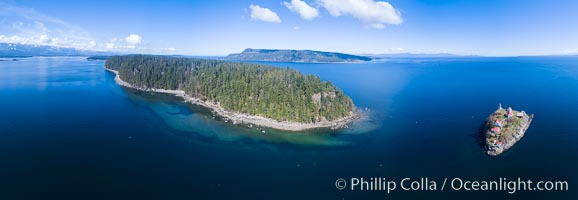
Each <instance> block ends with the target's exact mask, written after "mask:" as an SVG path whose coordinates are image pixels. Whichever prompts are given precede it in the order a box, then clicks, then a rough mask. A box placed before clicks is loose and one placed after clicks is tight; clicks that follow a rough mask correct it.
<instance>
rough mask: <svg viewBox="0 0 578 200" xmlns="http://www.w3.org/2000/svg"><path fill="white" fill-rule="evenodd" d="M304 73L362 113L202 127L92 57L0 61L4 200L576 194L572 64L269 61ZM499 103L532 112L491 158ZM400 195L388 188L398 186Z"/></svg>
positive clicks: (576, 69) (576, 80)
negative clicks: (326, 120) (359, 183)
mask: <svg viewBox="0 0 578 200" xmlns="http://www.w3.org/2000/svg"><path fill="white" fill-rule="evenodd" d="M268 64H271V65H275V66H280V67H287V66H288V67H291V68H295V69H297V70H299V71H301V72H303V73H307V74H316V75H318V76H320V77H321V78H322V79H323V80H329V81H331V82H332V83H334V84H335V85H337V86H338V87H340V88H341V89H342V90H344V91H345V93H347V94H348V95H350V96H351V98H352V99H353V100H354V102H355V104H356V105H357V106H358V107H360V108H367V109H368V110H369V114H368V115H369V118H368V119H366V120H364V121H362V122H360V123H357V124H354V125H353V127H352V128H351V129H348V130H343V131H337V132H331V131H325V130H318V131H311V132H305V133H298V134H295V133H284V132H278V131H274V130H269V129H265V130H266V131H267V132H266V133H261V131H260V130H257V129H255V128H249V127H247V126H241V125H239V126H237V125H231V124H227V123H224V122H222V121H220V120H219V119H213V117H212V116H211V115H210V113H208V112H207V110H205V109H203V108H199V107H196V106H191V105H187V104H183V103H181V102H180V100H179V99H177V98H175V97H171V96H167V95H162V94H149V93H141V92H138V91H133V90H130V89H125V88H122V87H120V86H118V85H117V84H116V83H115V81H114V75H113V74H111V73H109V72H106V71H105V70H104V69H103V62H102V61H86V60H85V59H84V58H80V57H71V58H65V57H63V58H40V57H39V58H23V59H20V60H19V61H14V62H0V199H426V198H427V199H488V198H491V199H576V198H577V197H578V193H577V189H576V188H575V187H576V184H578V172H577V171H576V169H578V57H519V58H518V57H516V58H428V59H419V58H412V59H393V60H385V61H379V62H370V63H359V64H306V63H268ZM498 103H502V104H503V105H505V106H512V107H513V108H514V109H519V110H525V111H526V112H528V113H533V114H535V119H534V121H533V123H532V126H531V127H530V129H529V130H528V131H527V133H526V136H525V137H524V138H523V139H522V140H521V141H520V142H518V143H517V144H516V146H514V147H513V148H512V149H510V150H509V151H507V152H506V153H504V154H503V155H501V156H499V157H489V156H486V155H485V154H484V152H483V149H482V147H481V145H480V142H479V128H480V126H481V125H482V123H483V121H484V119H485V117H487V115H488V114H490V113H491V112H492V111H494V110H495V109H496V108H497V106H498ZM352 177H364V178H366V179H369V178H371V177H384V178H387V179H390V180H396V181H399V180H401V179H402V178H406V177H407V178H411V179H413V180H419V179H420V178H421V177H428V178H429V179H430V180H431V179H433V180H435V181H438V184H439V185H437V187H438V189H439V188H440V187H441V182H443V179H444V178H446V177H447V178H449V179H452V178H455V177H459V178H462V179H464V180H478V181H484V180H488V181H491V180H497V179H498V178H500V177H504V178H507V179H517V178H518V177H521V178H522V179H532V180H534V181H539V180H552V181H556V180H563V181H567V182H568V183H569V191H540V192H538V191H518V192H516V193H514V194H508V192H507V191H493V192H492V191H490V192H488V191H452V190H451V189H449V188H447V186H446V188H445V190H444V191H403V190H402V189H401V188H397V190H395V191H393V192H392V193H391V194H387V192H385V191H348V190H347V189H346V190H338V189H336V188H335V185H334V183H335V181H336V180H337V179H338V178H344V179H347V180H349V179H350V178H352ZM398 187H399V186H398Z"/></svg>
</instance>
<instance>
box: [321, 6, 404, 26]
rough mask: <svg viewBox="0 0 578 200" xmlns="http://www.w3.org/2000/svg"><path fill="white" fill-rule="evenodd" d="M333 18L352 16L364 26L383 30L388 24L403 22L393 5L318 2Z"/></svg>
mask: <svg viewBox="0 0 578 200" xmlns="http://www.w3.org/2000/svg"><path fill="white" fill-rule="evenodd" d="M318 3H319V5H321V6H322V7H324V8H325V9H326V10H327V11H328V12H329V14H330V15H332V16H342V15H350V16H351V17H353V18H355V19H357V20H359V21H361V23H363V25H364V26H367V27H372V28H377V29H382V28H385V25H386V24H392V25H398V24H401V23H402V22H403V19H402V18H401V14H400V12H399V11H397V10H396V9H395V8H394V7H393V6H392V5H391V4H389V3H388V2H385V1H374V0H318Z"/></svg>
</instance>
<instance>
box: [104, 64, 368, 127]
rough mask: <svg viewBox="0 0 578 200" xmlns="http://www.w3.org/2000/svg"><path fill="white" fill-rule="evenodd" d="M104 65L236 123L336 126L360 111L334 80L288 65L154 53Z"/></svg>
mask: <svg viewBox="0 0 578 200" xmlns="http://www.w3.org/2000/svg"><path fill="white" fill-rule="evenodd" d="M105 68H106V69H107V70H109V71H111V72H113V73H115V74H116V78H115V80H116V81H117V83H119V84H120V85H123V86H125V87H131V88H135V89H139V90H144V91H152V92H163V93H170V94H174V95H177V96H180V97H182V98H184V100H185V101H187V102H190V103H194V104H198V105H201V106H204V107H207V108H210V109H212V110H213V111H214V112H215V114H218V115H220V116H222V117H223V118H225V119H226V121H231V122H233V123H234V124H238V123H246V124H254V125H258V126H263V127H269V128H274V129H280V130H288V131H301V130H306V129H314V128H332V129H336V128H346V127H348V125H349V124H350V123H351V122H353V121H355V120H357V119H358V118H359V114H360V113H359V111H358V110H357V109H356V108H355V106H354V105H353V102H352V101H351V99H350V98H349V97H348V96H346V95H345V94H344V93H343V92H342V91H341V90H339V89H338V88H336V87H335V86H333V85H332V84H331V83H329V82H322V81H320V80H319V78H318V77H315V76H311V75H303V74H301V73H299V72H297V71H295V70H291V69H288V68H285V69H284V68H276V67H270V66H264V65H255V64H247V63H236V62H227V61H218V60H206V59H193V58H182V57H179V58H177V57H169V56H152V55H129V56H113V57H110V58H109V59H107V62H106V63H105Z"/></svg>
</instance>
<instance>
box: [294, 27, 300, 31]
mask: <svg viewBox="0 0 578 200" xmlns="http://www.w3.org/2000/svg"><path fill="white" fill-rule="evenodd" d="M293 30H296V31H298V30H301V27H300V26H295V27H293Z"/></svg>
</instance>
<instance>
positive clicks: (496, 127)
mask: <svg viewBox="0 0 578 200" xmlns="http://www.w3.org/2000/svg"><path fill="white" fill-rule="evenodd" d="M533 118H534V115H533V114H530V115H529V114H526V112H525V111H516V110H512V108H508V109H503V108H502V106H501V105H500V107H499V108H498V110H496V111H495V112H493V113H492V115H490V116H489V117H488V118H487V119H486V122H485V123H484V127H483V129H482V132H483V134H484V136H485V137H484V140H485V141H484V142H485V146H486V153H487V154H488V155H490V156H498V155H500V154H502V153H504V152H505V151H507V150H508V149H510V148H512V146H514V144H516V143H517V142H518V141H520V139H522V137H524V134H525V133H526V131H527V130H528V128H529V127H530V124H531V123H532V119H533Z"/></svg>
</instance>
